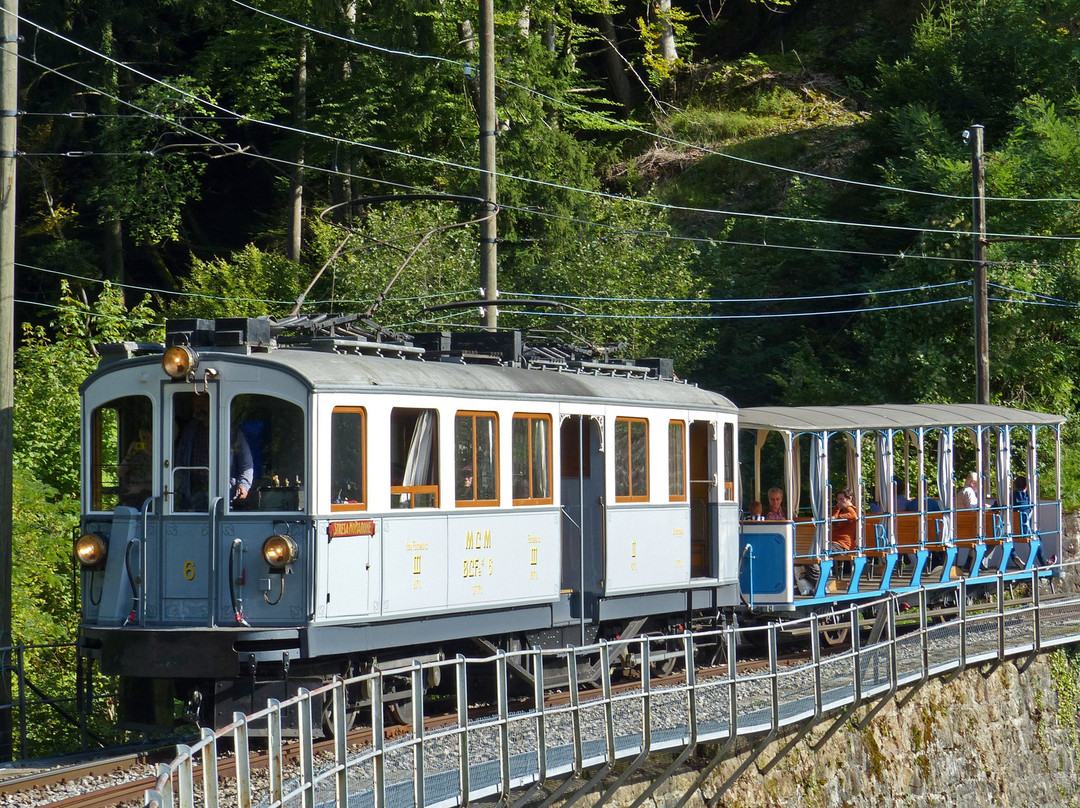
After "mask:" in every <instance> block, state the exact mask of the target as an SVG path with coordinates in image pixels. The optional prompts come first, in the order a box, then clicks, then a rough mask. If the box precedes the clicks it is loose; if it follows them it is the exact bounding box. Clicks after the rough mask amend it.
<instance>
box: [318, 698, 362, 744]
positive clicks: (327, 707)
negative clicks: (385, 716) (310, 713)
mask: <svg viewBox="0 0 1080 808" xmlns="http://www.w3.org/2000/svg"><path fill="white" fill-rule="evenodd" d="M359 712H360V711H359V710H357V709H354V708H349V707H348V706H346V708H345V731H346V732H348V731H349V730H351V729H352V728H353V725H354V724H355V723H356V716H357V715H358V714H359ZM322 725H323V732H325V733H326V737H327V738H333V737H334V733H335V725H334V700H333V699H325V700H324V701H323V708H322Z"/></svg>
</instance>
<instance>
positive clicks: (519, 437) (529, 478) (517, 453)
mask: <svg viewBox="0 0 1080 808" xmlns="http://www.w3.org/2000/svg"><path fill="white" fill-rule="evenodd" d="M512 438H513V444H514V446H513V455H514V457H513V462H512V463H511V465H512V466H513V469H512V471H513V475H514V504H515V505H550V504H551V503H552V502H553V501H554V500H553V499H552V496H551V416H549V415H524V414H520V413H515V414H514V428H513V435H512Z"/></svg>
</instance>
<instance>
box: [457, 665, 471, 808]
mask: <svg viewBox="0 0 1080 808" xmlns="http://www.w3.org/2000/svg"><path fill="white" fill-rule="evenodd" d="M465 665H466V662H465V655H464V654H458V655H457V660H456V662H455V663H454V676H455V677H456V685H457V722H458V759H459V760H458V804H459V805H461V807H462V808H465V806H466V805H468V804H469V683H468V678H467V673H468V671H467V670H466V667H465Z"/></svg>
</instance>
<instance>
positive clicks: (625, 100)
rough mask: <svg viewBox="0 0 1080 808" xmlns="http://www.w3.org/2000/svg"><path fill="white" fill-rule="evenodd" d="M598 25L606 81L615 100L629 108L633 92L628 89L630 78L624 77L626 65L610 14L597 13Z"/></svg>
mask: <svg viewBox="0 0 1080 808" xmlns="http://www.w3.org/2000/svg"><path fill="white" fill-rule="evenodd" d="M596 16H597V19H598V21H599V26H600V35H601V36H602V37H603V38H604V43H605V44H604V66H605V68H606V70H607V74H608V81H609V82H610V83H611V92H612V94H613V95H614V96H615V100H616V101H618V102H619V103H620V104H622V106H623V108H624V109H626V110H630V109H631V108H632V107H633V106H634V97H633V93H632V92H631V91H630V80H629V79H628V78H627V77H626V65H625V62H624V61H623V57H622V54H621V53H619V44H618V43H619V40H618V37H617V35H616V33H615V22H614V20H613V19H612V18H611V15H610V14H597V15H596Z"/></svg>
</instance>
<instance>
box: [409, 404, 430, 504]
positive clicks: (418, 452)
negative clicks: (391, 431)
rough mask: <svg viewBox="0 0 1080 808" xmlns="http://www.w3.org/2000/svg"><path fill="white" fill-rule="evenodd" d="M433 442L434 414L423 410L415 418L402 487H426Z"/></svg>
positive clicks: (428, 478) (428, 479)
mask: <svg viewBox="0 0 1080 808" xmlns="http://www.w3.org/2000/svg"><path fill="white" fill-rule="evenodd" d="M434 440H435V413H434V411H432V410H424V411H423V412H421V413H420V415H419V416H417V418H416V426H415V427H414V428H413V434H412V440H411V441H410V442H409V455H408V458H407V459H406V461H405V479H404V480H403V481H402V485H405V486H412V485H428V484H429V481H430V480H431V463H432V460H433V459H434V452H432V451H431V449H432V446H433V444H434Z"/></svg>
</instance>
